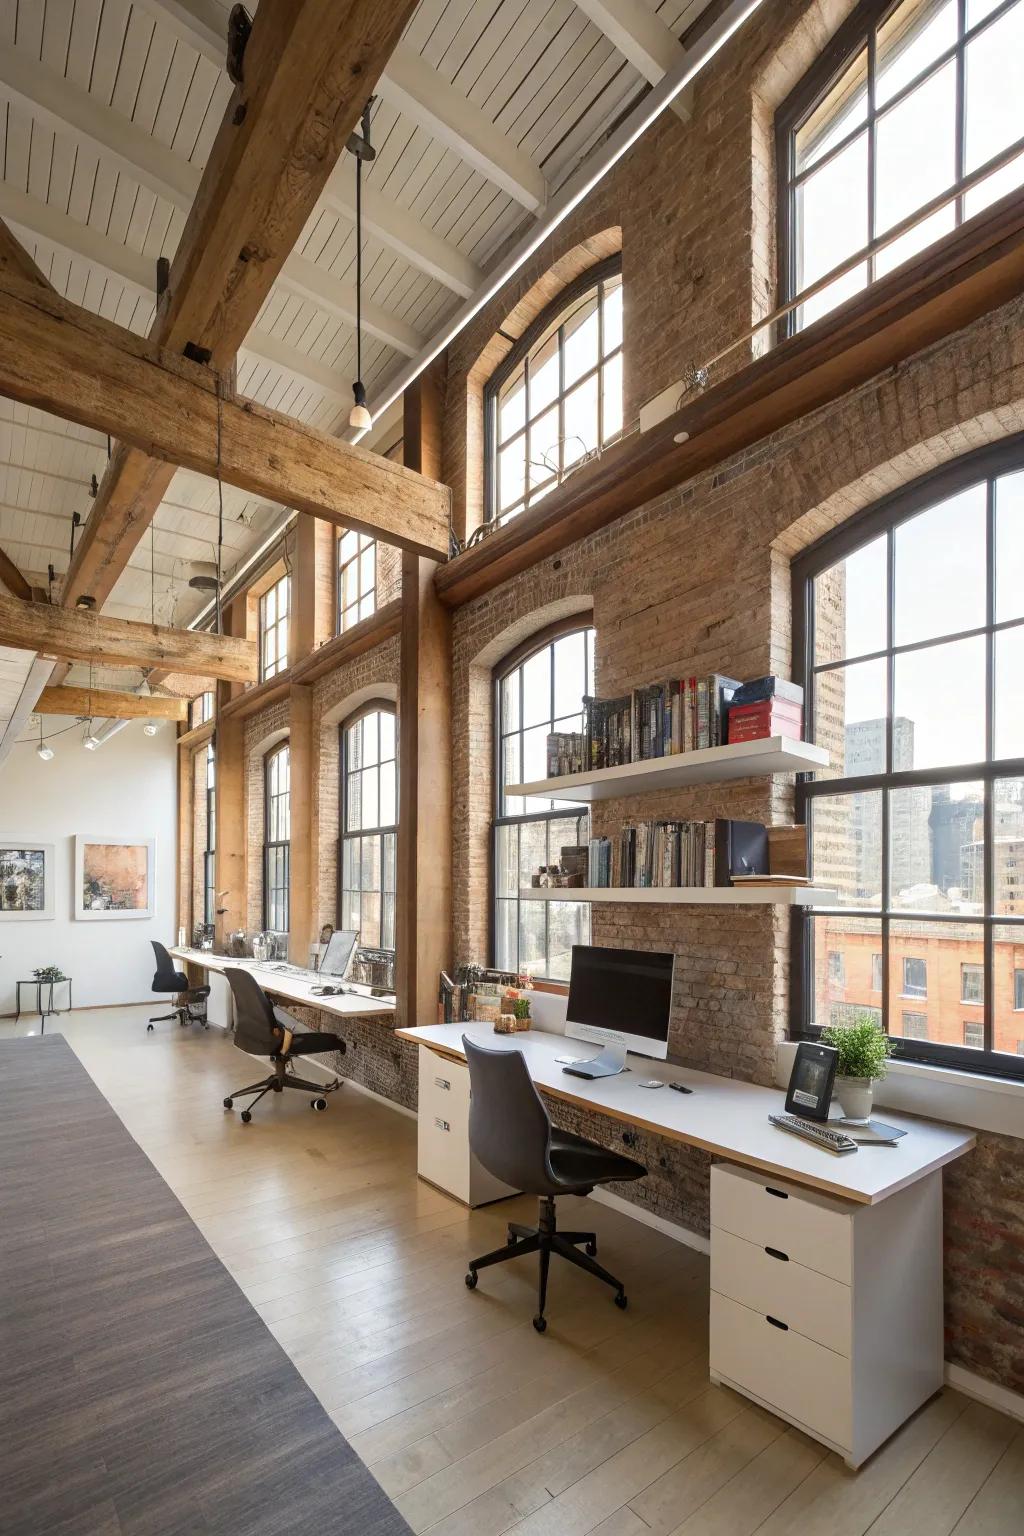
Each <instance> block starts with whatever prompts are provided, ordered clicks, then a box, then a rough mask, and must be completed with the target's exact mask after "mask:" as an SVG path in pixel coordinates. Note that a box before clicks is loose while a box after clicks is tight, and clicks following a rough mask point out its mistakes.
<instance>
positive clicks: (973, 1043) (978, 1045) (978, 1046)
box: [964, 1019, 985, 1051]
mask: <svg viewBox="0 0 1024 1536" xmlns="http://www.w3.org/2000/svg"><path fill="white" fill-rule="evenodd" d="M964 1045H966V1046H967V1048H968V1050H971V1051H983V1050H984V1049H985V1026H984V1024H982V1023H981V1022H980V1021H978V1020H973V1019H965V1020H964Z"/></svg>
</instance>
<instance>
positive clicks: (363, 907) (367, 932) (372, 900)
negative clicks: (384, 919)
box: [359, 891, 381, 949]
mask: <svg viewBox="0 0 1024 1536" xmlns="http://www.w3.org/2000/svg"><path fill="white" fill-rule="evenodd" d="M380 909H381V900H380V896H379V895H378V893H377V892H376V891H373V892H370V893H368V894H367V893H364V895H363V898H362V900H361V901H360V903H359V912H360V924H359V928H360V933H359V937H360V940H361V942H362V943H363V944H365V945H367V946H368V947H369V948H371V949H377V948H378V947H379V945H380Z"/></svg>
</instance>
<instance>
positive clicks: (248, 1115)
mask: <svg viewBox="0 0 1024 1536" xmlns="http://www.w3.org/2000/svg"><path fill="white" fill-rule="evenodd" d="M251 1119H252V1110H251V1109H243V1110H242V1124H243V1125H248V1124H249V1121H250V1120H251ZM615 1299H616V1301H618V1297H616V1298H615Z"/></svg>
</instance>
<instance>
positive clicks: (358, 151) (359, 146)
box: [345, 96, 377, 432]
mask: <svg viewBox="0 0 1024 1536" xmlns="http://www.w3.org/2000/svg"><path fill="white" fill-rule="evenodd" d="M372 106H373V97H372V96H371V97H370V99H369V101H368V102H367V103H366V106H365V107H364V108H363V119H362V124H361V127H362V132H361V133H351V134H349V137H348V143H347V144H346V146H345V147H346V149H347V150H348V151H349V153H350V154H353V155H355V157H356V381H355V383H354V384H353V385H352V395H353V397H354V400H355V404H354V405H353V407H352V409H351V410H350V411H349V413H348V424H349V426H350V427H352V428H354V430H355V431H357V432H368V431H369V430H370V428H371V427H372V426H373V418H372V417H371V415H370V412H369V410H368V409H367V406H366V385H365V384H364V383H363V161H364V160H373V159H375V158H376V155H377V151H376V150H375V149H374V148H373V146H372V144H371V143H370V108H371V107H372Z"/></svg>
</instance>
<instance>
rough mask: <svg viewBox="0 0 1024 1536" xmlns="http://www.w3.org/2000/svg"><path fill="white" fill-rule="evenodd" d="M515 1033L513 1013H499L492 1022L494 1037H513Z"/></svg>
mask: <svg viewBox="0 0 1024 1536" xmlns="http://www.w3.org/2000/svg"><path fill="white" fill-rule="evenodd" d="M515 1032H516V1016H515V1014H514V1013H501V1014H499V1015H498V1017H497V1018H496V1019H495V1021H494V1033H495V1034H496V1035H514V1034H515Z"/></svg>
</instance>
